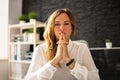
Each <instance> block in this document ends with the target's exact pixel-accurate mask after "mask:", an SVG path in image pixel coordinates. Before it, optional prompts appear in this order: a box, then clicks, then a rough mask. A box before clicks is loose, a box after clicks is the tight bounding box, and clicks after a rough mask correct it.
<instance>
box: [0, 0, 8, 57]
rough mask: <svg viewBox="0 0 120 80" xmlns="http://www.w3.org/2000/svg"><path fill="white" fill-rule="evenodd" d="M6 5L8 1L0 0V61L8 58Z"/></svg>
mask: <svg viewBox="0 0 120 80" xmlns="http://www.w3.org/2000/svg"><path fill="white" fill-rule="evenodd" d="M8 4H9V0H0V59H7V58H8V54H7V53H8Z"/></svg>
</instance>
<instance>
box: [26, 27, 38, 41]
mask: <svg viewBox="0 0 120 80" xmlns="http://www.w3.org/2000/svg"><path fill="white" fill-rule="evenodd" d="M27 34H28V42H34V38H36V40H37V41H38V40H39V34H38V33H37V34H36V37H34V33H33V28H31V29H29V30H28V31H27Z"/></svg>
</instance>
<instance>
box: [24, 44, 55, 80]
mask: <svg viewBox="0 0 120 80" xmlns="http://www.w3.org/2000/svg"><path fill="white" fill-rule="evenodd" d="M44 64H45V56H44V53H43V50H42V48H41V46H38V47H37V48H36V49H35V51H34V53H33V58H32V62H31V64H30V67H29V70H28V73H27V75H26V77H25V80H51V78H52V76H53V75H54V73H55V72H56V70H57V69H56V68H55V67H54V66H52V65H51V64H50V62H47V63H46V64H45V65H44Z"/></svg>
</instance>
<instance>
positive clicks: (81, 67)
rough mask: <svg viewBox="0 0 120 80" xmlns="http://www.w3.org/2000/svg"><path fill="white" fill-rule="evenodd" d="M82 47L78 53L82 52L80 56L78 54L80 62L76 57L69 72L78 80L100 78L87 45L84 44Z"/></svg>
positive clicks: (95, 79) (98, 79)
mask: <svg viewBox="0 0 120 80" xmlns="http://www.w3.org/2000/svg"><path fill="white" fill-rule="evenodd" d="M83 47H84V48H83V51H81V50H80V51H79V53H81V52H82V56H79V58H82V59H81V60H82V64H80V63H79V61H77V59H76V62H75V66H74V68H73V69H72V70H71V74H72V75H73V76H75V77H76V78H77V79H78V80H100V78H99V74H98V69H97V68H96V66H95V64H94V61H93V59H92V56H91V54H90V51H89V49H88V47H87V46H86V45H84V46H83ZM79 53H78V54H79ZM78 60H80V59H78Z"/></svg>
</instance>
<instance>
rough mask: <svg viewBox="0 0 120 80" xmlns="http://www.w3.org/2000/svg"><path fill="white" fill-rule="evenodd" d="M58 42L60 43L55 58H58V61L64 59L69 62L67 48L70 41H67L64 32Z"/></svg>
mask: <svg viewBox="0 0 120 80" xmlns="http://www.w3.org/2000/svg"><path fill="white" fill-rule="evenodd" d="M56 44H58V46H57V52H56V56H55V58H57V59H58V62H59V61H60V60H64V61H65V62H66V63H67V62H68V61H69V60H70V57H69V55H68V49H67V45H68V42H67V41H66V38H65V34H64V33H61V35H60V39H59V41H58V42H57V43H56Z"/></svg>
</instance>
